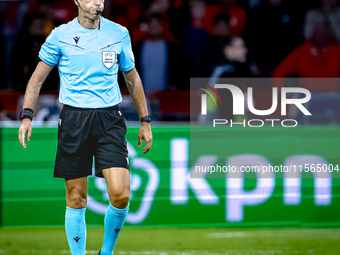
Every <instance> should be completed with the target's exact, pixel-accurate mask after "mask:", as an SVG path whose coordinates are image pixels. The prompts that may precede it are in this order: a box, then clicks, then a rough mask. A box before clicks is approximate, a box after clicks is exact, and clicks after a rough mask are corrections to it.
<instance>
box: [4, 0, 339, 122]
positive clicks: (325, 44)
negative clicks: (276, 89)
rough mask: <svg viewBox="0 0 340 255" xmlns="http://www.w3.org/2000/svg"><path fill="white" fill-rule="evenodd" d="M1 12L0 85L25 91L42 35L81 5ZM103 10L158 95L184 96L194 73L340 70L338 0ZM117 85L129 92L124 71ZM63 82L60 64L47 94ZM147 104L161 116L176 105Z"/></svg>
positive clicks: (119, 2)
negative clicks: (124, 34)
mask: <svg viewBox="0 0 340 255" xmlns="http://www.w3.org/2000/svg"><path fill="white" fill-rule="evenodd" d="M0 13H1V16H0V55H1V58H0V59H1V60H0V61H1V62H0V65H1V68H0V72H1V77H2V81H1V83H0V89H14V90H15V91H18V92H23V91H24V90H25V87H26V85H27V82H28V79H29V78H30V76H31V74H32V72H33V71H34V69H35V66H36V64H37V63H38V61H39V59H38V52H39V49H40V47H41V45H42V44H43V43H44V41H45V38H46V37H47V35H48V34H49V33H50V32H51V30H52V29H53V28H54V27H55V26H59V25H60V24H63V23H66V22H68V21H70V20H72V19H74V18H75V17H76V15H77V8H76V5H75V4H74V3H73V2H72V1H71V2H70V1H67V0H23V1H2V2H0ZM103 16H104V17H106V18H108V19H110V20H112V21H114V22H117V23H119V24H121V25H123V26H125V27H126V28H127V29H128V30H129V32H130V36H131V40H132V47H133V51H134V54H135V59H136V67H137V70H138V71H139V73H140V75H141V78H142V81H143V86H144V89H145V91H146V94H147V96H148V98H158V99H159V101H160V102H162V101H161V99H164V97H166V98H167V99H168V100H165V101H169V102H171V99H172V98H173V99H174V100H175V98H176V97H177V98H178V95H182V96H183V97H185V95H186V94H185V93H186V92H185V91H187V90H188V89H189V86H190V80H189V79H190V78H199V77H213V78H215V79H219V78H223V77H276V78H278V77H300V78H310V77H315V78H326V77H327V78H330V77H333V78H336V77H340V46H339V42H340V5H339V1H338V0H298V1H297V0H106V1H105V9H104V13H103ZM120 85H121V87H122V91H123V94H124V93H126V89H125V86H124V81H123V80H122V77H120ZM58 86H59V79H58V72H57V69H56V68H55V69H54V70H53V71H52V72H51V74H50V75H49V77H48V78H47V80H46V82H45V84H44V85H43V87H42V93H47V94H51V93H52V94H53V93H58ZM309 89H310V90H311V91H316V92H320V91H326V92H330V91H339V84H336V83H334V84H333V85H331V86H327V87H322V86H321V85H318V86H314V87H311V88H309ZM0 93H1V92H0ZM164 93H165V94H164ZM175 95H176V97H175ZM165 101H163V102H165ZM150 104H151V106H152V107H153V108H154V109H156V110H155V114H156V115H157V109H160V110H161V111H163V113H164V112H165V113H166V112H169V113H171V111H172V108H171V107H170V110H169V109H168V108H169V107H168V108H167V106H166V105H163V106H161V107H160V106H159V105H158V106H157V102H156V103H155V101H152V100H151V101H150ZM157 107H158V108H157ZM181 107H182V108H185V107H188V105H183V106H181ZM182 108H181V109H182ZM182 110H183V109H182ZM165 115H166V114H165ZM165 115H164V116H165ZM164 116H163V117H160V118H161V119H162V118H163V119H164ZM177 116H179V115H177Z"/></svg>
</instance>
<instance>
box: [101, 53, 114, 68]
mask: <svg viewBox="0 0 340 255" xmlns="http://www.w3.org/2000/svg"><path fill="white" fill-rule="evenodd" d="M115 60H116V52H115V51H103V52H102V61H103V64H104V66H106V68H107V69H110V68H111V67H112V66H113V64H114V63H115Z"/></svg>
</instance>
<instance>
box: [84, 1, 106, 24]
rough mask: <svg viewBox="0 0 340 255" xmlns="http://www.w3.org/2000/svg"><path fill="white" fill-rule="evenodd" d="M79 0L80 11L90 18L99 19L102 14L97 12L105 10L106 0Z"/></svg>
mask: <svg viewBox="0 0 340 255" xmlns="http://www.w3.org/2000/svg"><path fill="white" fill-rule="evenodd" d="M78 2H79V3H78V5H80V7H81V8H79V11H80V12H82V13H83V15H85V16H87V17H88V18H89V19H93V20H96V19H99V17H100V14H97V11H101V12H102V11H103V10H104V0H78Z"/></svg>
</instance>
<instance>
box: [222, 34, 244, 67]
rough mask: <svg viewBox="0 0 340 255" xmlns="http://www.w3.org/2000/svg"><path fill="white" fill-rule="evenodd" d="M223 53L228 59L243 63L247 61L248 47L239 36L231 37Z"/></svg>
mask: <svg viewBox="0 0 340 255" xmlns="http://www.w3.org/2000/svg"><path fill="white" fill-rule="evenodd" d="M225 53H226V55H227V58H230V60H233V61H236V62H239V63H245V62H246V61H247V54H248V49H247V47H246V45H245V43H244V41H243V39H242V38H241V37H236V38H234V39H233V41H232V44H231V45H230V46H226V47H225Z"/></svg>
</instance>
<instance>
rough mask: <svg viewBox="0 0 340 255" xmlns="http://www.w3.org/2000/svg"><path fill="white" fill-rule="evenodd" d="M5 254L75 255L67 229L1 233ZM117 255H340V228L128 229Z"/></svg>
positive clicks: (92, 243) (90, 233) (94, 239)
mask: <svg viewBox="0 0 340 255" xmlns="http://www.w3.org/2000/svg"><path fill="white" fill-rule="evenodd" d="M102 237H103V228H100V227H88V229H87V249H86V250H87V253H86V254H97V252H98V250H99V249H100V247H101V242H102ZM0 254H6V255H18V254H44V255H46V254H56V255H57V254H70V252H69V250H68V244H67V241H66V236H65V232H64V229H63V228H0ZM115 254H132V255H170V254H174V255H219V254H224V255H227V254H228V255H252V254H256V255H267V254H270V255H274V254H279V255H284V254H294V255H295V254H308V255H312V254H320V255H330V254H334V255H335V254H340V229H242V228H240V229H227V228H145V227H144V228H135V227H125V228H123V231H122V233H121V235H120V237H119V239H118V243H117V245H116V248H115Z"/></svg>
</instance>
